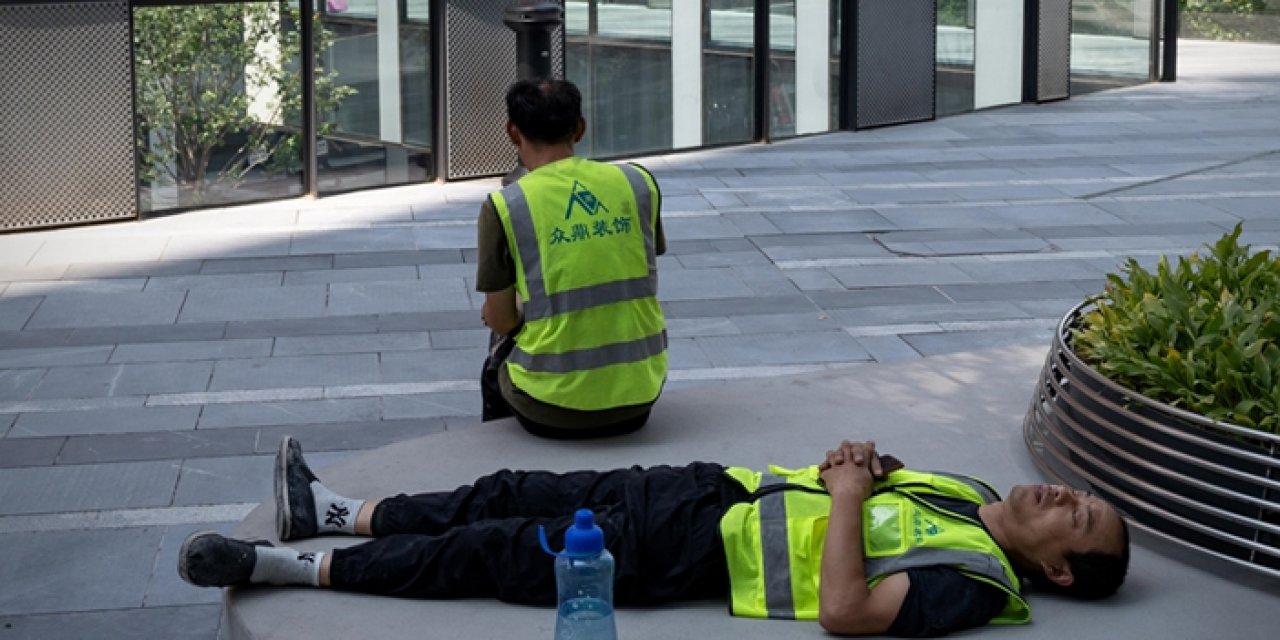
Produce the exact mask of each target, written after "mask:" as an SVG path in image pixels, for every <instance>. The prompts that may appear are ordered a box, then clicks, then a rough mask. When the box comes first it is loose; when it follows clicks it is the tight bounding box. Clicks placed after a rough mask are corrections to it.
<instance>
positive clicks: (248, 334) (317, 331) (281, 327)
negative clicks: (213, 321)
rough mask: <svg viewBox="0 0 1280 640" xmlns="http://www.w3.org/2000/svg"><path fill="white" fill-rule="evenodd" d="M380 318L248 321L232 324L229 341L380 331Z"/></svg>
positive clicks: (230, 323)
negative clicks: (234, 339) (235, 339)
mask: <svg viewBox="0 0 1280 640" xmlns="http://www.w3.org/2000/svg"><path fill="white" fill-rule="evenodd" d="M380 322H381V319H380V318H379V317H377V316H372V315H368V316H336V317H327V318H325V317H321V318H297V319H292V320H247V321H242V322H229V323H227V325H226V337H227V338H263V337H273V336H318V335H330V334H335V333H371V332H374V331H377V330H378V328H379V326H380V324H379V323H380Z"/></svg>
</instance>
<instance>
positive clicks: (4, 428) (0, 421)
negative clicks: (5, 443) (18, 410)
mask: <svg viewBox="0 0 1280 640" xmlns="http://www.w3.org/2000/svg"><path fill="white" fill-rule="evenodd" d="M17 419H18V415H17V414H10V415H3V414H0V438H3V437H4V434H5V433H7V432H8V431H9V427H11V426H13V422H14V420H17Z"/></svg>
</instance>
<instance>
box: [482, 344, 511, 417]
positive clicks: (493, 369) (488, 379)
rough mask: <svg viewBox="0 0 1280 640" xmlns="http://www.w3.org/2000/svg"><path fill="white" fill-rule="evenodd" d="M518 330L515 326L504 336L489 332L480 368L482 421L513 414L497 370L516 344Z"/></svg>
mask: <svg viewBox="0 0 1280 640" xmlns="http://www.w3.org/2000/svg"><path fill="white" fill-rule="evenodd" d="M519 332H520V329H519V327H517V328H516V329H515V330H513V331H512V332H511V334H510V335H506V336H500V335H498V334H496V333H493V332H490V333H489V355H488V356H487V357H485V359H484V367H483V368H482V369H481V370H480V400H481V402H482V403H483V406H482V407H481V409H480V420H481V421H483V422H489V421H490V420H501V419H502V418H509V417H511V416H513V415H515V414H514V413H512V411H511V407H510V406H509V405H507V400H506V399H505V398H503V397H502V387H501V385H499V383H498V371H499V369H501V368H502V365H503V363H505V362H506V361H507V358H509V357H510V356H511V350H512V349H514V348H515V346H516V341H515V335H516V334H517V333H519Z"/></svg>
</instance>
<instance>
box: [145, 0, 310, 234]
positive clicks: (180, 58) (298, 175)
mask: <svg viewBox="0 0 1280 640" xmlns="http://www.w3.org/2000/svg"><path fill="white" fill-rule="evenodd" d="M299 11H300V9H299V7H298V5H297V4H278V3H268V2H254V3H234V4H231V3H228V4H208V5H195V6H157V7H137V8H135V9H134V11H133V46H134V78H135V92H134V104H135V112H136V125H137V126H136V131H137V138H136V140H137V150H138V169H139V170H138V183H139V184H138V205H139V210H140V211H141V212H144V213H148V212H158V211H164V210H168V209H176V208H190V207H204V206H214V205H221V204H229V203H236V202H245V201H251V200H262V199H267V198H281V197H287V196H293V195H299V194H301V193H302V191H303V185H302V160H301V157H302V156H301V136H300V135H299V133H298V132H299V130H300V127H301V121H302V118H301V110H300V105H301V90H302V87H301V80H300V78H299V76H298V73H297V68H298V61H299V59H300V51H301V48H300V41H299V37H298V32H297V30H296V29H295V28H294V27H295V26H296V23H297V17H298V15H299Z"/></svg>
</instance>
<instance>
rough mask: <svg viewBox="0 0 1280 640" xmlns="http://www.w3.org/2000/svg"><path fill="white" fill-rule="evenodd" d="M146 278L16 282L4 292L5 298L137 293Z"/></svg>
mask: <svg viewBox="0 0 1280 640" xmlns="http://www.w3.org/2000/svg"><path fill="white" fill-rule="evenodd" d="M144 284H146V278H107V279H104V280H68V279H63V280H42V281H37V282H14V283H11V284H10V285H9V286H8V288H6V289H5V291H4V296H3V297H4V298H22V297H38V296H47V295H50V294H55V293H56V294H66V293H137V292H140V291H142V285H144Z"/></svg>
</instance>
